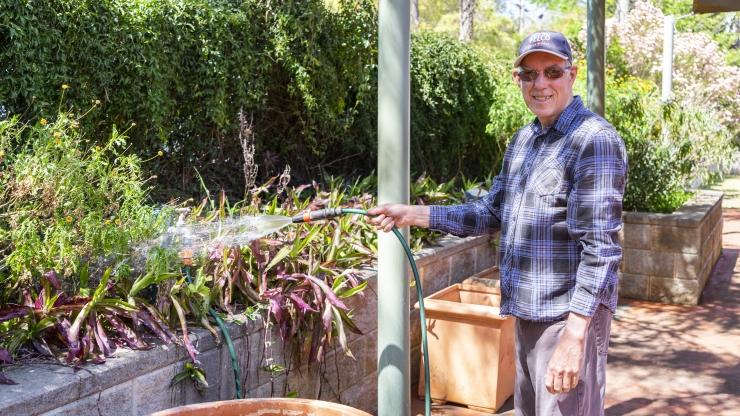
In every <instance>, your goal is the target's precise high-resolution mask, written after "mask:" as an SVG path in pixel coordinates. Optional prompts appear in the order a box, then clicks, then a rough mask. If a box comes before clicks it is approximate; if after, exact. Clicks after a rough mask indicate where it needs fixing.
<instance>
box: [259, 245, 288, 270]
mask: <svg viewBox="0 0 740 416" xmlns="http://www.w3.org/2000/svg"><path fill="white" fill-rule="evenodd" d="M290 252H291V248H290V246H285V247H283V248H281V249H280V251H278V252H277V254H275V257H273V258H272V260H270V263H269V264H268V265H267V267H265V271H264V273H267V271H268V270H270V269H272V268H273V267H274V266H276V265H277V264H278V263H280V262H281V261H283V259H285V258H286V257H288V255H290Z"/></svg>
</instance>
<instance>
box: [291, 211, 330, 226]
mask: <svg viewBox="0 0 740 416" xmlns="http://www.w3.org/2000/svg"><path fill="white" fill-rule="evenodd" d="M340 215H342V208H324V209H319V210H316V211H307V212H304V213H303V214H298V215H296V216H294V217H293V218H292V220H293V222H294V223H301V222H311V221H319V220H325V219H327V218H333V217H338V216H340Z"/></svg>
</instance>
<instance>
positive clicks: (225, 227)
mask: <svg viewBox="0 0 740 416" xmlns="http://www.w3.org/2000/svg"><path fill="white" fill-rule="evenodd" d="M186 214H187V211H183V212H181V213H180V218H179V219H178V222H177V225H176V226H175V227H170V229H168V231H167V233H166V236H165V237H164V238H165V239H164V241H165V242H167V244H169V242H171V241H172V236H173V235H176V236H179V237H180V238H179V240H180V241H179V244H180V250H179V252H180V257H181V259H182V263H183V269H182V270H183V274H184V275H185V278H186V279H187V280H188V283H191V282H192V281H191V277H190V268H191V267H192V257H193V252H194V251H195V249H196V248H197V247H198V246H202V245H204V244H205V243H206V242H212V243H216V244H222V245H237V244H238V245H241V244H244V243H247V242H250V241H252V240H255V239H257V238H260V237H262V236H265V235H267V234H271V233H273V232H276V231H278V230H280V229H281V228H283V227H285V226H287V225H289V224H291V223H292V224H300V223H310V222H313V221H321V220H326V219H330V218H334V217H338V216H341V215H352V214H358V215H365V216H368V215H369V214H368V213H367V211H366V210H364V209H355V208H325V209H320V210H316V211H307V212H305V213H303V214H299V215H296V216H294V217H292V218H291V217H284V216H280V215H265V216H258V217H243V218H239V219H230V220H226V221H222V222H220V223H219V225H218V228H217V230H216V231H215V232H214V231H213V227H207V226H198V225H195V226H185V221H184V220H185V215H186ZM393 234H395V235H396V237H398V241H399V242H400V243H401V246H402V247H403V250H404V252H405V253H406V258H407V259H408V261H409V264H410V265H411V271H412V272H413V274H414V281H415V283H416V292H417V295H418V299H419V318H420V319H419V321H420V323H421V344H422V354H423V357H424V382H425V383H424V414H425V415H426V416H429V415H431V392H430V375H429V352H428V349H427V334H426V317H425V314H424V294H423V291H422V287H421V278H420V277H419V271H418V268H417V267H416V262H415V261H414V254H413V252H412V251H411V248H410V247H409V245H408V243H407V242H406V239H405V238H404V237H403V235H402V234H401V232H400V231H399V230H398V228H396V227H395V226H394V227H393ZM158 243H159V244H160V245H162V242H161V241H160V242H158ZM209 312H210V314H211V316H212V317H213V318H214V319H215V321H216V324H218V327H219V328H220V329H221V333H222V334H223V335H224V339H225V340H226V345H227V346H228V348H229V354H230V355H231V365H232V368H233V370H234V381H235V385H236V398H237V399H241V398H242V397H243V395H242V389H241V376H240V371H239V364H238V362H237V358H236V353H235V351H234V346H233V343H232V342H231V337H230V336H229V331H228V330H227V329H226V325H225V324H224V322H223V320H222V319H221V318H220V317H219V316H218V314H217V313H216V311H215V310H214V309H213V308H210V310H209Z"/></svg>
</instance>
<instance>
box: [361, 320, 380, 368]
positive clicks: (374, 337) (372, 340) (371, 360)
mask: <svg viewBox="0 0 740 416" xmlns="http://www.w3.org/2000/svg"><path fill="white" fill-rule="evenodd" d="M365 337H367V338H365V342H366V344H365V348H366V349H367V354H365V361H364V363H363V371H362V373H363V375H368V374H371V373H376V372H377V371H378V331H373V332H370V333H368V334H365Z"/></svg>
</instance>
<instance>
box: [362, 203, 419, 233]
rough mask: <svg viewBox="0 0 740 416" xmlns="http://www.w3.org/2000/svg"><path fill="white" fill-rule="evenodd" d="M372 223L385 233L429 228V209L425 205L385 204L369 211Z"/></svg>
mask: <svg viewBox="0 0 740 416" xmlns="http://www.w3.org/2000/svg"><path fill="white" fill-rule="evenodd" d="M367 213H368V214H370V215H371V216H372V218H370V222H371V223H372V224H373V225H375V226H376V227H377V228H378V229H379V230H383V231H385V232H388V231H390V230H391V229H393V226H394V225H395V226H396V227H399V228H400V227H407V226H409V225H415V226H417V227H429V207H428V206H423V205H403V204H383V205H380V206H377V207H375V208H373V209H370V210H368V211H367Z"/></svg>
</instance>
